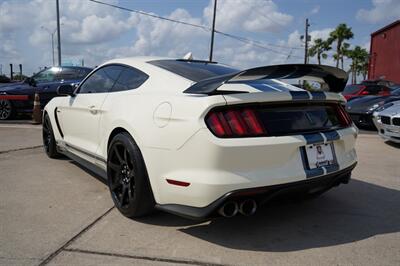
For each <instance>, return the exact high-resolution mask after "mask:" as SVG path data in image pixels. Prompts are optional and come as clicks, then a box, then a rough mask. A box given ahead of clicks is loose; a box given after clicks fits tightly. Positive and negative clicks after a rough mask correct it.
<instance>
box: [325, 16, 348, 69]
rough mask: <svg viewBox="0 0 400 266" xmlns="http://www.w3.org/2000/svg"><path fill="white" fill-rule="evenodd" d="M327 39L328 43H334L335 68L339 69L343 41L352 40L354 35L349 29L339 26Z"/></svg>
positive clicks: (343, 25) (344, 25)
mask: <svg viewBox="0 0 400 266" xmlns="http://www.w3.org/2000/svg"><path fill="white" fill-rule="evenodd" d="M329 35H330V37H329V39H328V40H329V42H330V43H332V42H336V54H337V56H336V67H339V61H340V60H341V57H342V45H343V42H344V41H345V40H349V39H351V38H353V36H354V34H353V32H352V31H351V28H349V27H347V25H346V24H344V23H342V24H339V25H338V26H337V27H336V29H335V30H334V31H332V32H331V33H330V34H329Z"/></svg>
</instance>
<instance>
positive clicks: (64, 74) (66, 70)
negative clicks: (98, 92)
mask: <svg viewBox="0 0 400 266" xmlns="http://www.w3.org/2000/svg"><path fill="white" fill-rule="evenodd" d="M89 72H90V69H86V68H71V67H63V69H62V70H61V71H60V72H59V73H58V74H57V75H56V77H57V80H76V79H83V78H84V77H85V76H86V75H87V74H89Z"/></svg>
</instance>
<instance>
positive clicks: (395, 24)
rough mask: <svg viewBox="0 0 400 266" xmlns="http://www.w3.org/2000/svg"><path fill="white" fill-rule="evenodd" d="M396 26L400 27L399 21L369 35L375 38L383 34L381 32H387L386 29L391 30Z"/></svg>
mask: <svg viewBox="0 0 400 266" xmlns="http://www.w3.org/2000/svg"><path fill="white" fill-rule="evenodd" d="M396 26H400V19H399V20H396V21H395V22H393V23H390V24H389V25H386V26H385V27H383V28H381V29H379V30H377V31H375V32H373V33H371V36H375V35H377V34H379V33H381V32H383V31H386V30H388V29H390V28H393V27H396Z"/></svg>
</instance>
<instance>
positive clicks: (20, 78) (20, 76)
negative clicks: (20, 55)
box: [19, 64, 22, 80]
mask: <svg viewBox="0 0 400 266" xmlns="http://www.w3.org/2000/svg"><path fill="white" fill-rule="evenodd" d="M19 80H22V64H19Z"/></svg>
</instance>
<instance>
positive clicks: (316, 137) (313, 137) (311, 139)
mask: <svg viewBox="0 0 400 266" xmlns="http://www.w3.org/2000/svg"><path fill="white" fill-rule="evenodd" d="M303 137H304V138H305V139H306V141H307V144H314V143H324V138H323V137H322V135H321V134H320V133H310V134H303Z"/></svg>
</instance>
